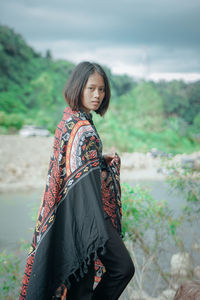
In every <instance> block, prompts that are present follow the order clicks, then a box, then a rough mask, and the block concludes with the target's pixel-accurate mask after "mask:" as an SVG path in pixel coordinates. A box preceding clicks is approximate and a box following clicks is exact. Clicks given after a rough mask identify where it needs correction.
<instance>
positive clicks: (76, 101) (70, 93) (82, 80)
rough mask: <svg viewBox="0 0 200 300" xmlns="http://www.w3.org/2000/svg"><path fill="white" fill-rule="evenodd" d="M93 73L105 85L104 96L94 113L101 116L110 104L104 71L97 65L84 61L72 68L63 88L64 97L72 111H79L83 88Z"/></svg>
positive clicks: (107, 83) (108, 86)
mask: <svg viewBox="0 0 200 300" xmlns="http://www.w3.org/2000/svg"><path fill="white" fill-rule="evenodd" d="M94 72H98V73H99V74H100V75H101V76H102V77H103V80H104V84H105V96H104V98H103V101H102V103H101V105H100V107H99V108H98V109H97V110H96V111H95V112H96V113H97V114H100V115H101V116H103V115H104V114H105V113H106V111H107V109H108V106H109V102H110V85H109V81H108V77H107V75H106V73H105V71H104V70H103V68H102V67H101V66H100V65H99V64H97V63H90V62H88V61H84V62H81V63H80V64H78V65H77V66H76V67H75V68H74V70H73V71H72V72H71V74H70V76H69V79H68V81H67V84H66V87H65V88H64V97H65V100H66V101H67V103H68V104H69V106H70V107H71V109H72V110H75V111H78V110H80V108H81V97H82V94H83V90H84V87H85V85H86V83H87V80H88V78H89V76H90V75H92V74H93V73H94Z"/></svg>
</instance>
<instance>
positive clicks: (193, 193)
mask: <svg viewBox="0 0 200 300" xmlns="http://www.w3.org/2000/svg"><path fill="white" fill-rule="evenodd" d="M167 168H168V170H169V171H170V175H169V176H168V182H169V184H170V186H171V188H172V189H173V190H174V191H175V192H176V191H181V192H182V194H183V196H184V198H185V200H186V204H185V205H184V207H183V211H184V217H185V219H187V220H189V221H194V218H195V217H196V218H199V213H200V163H199V162H198V161H195V160H194V161H193V160H189V161H185V162H184V161H183V162H182V164H181V163H176V164H175V163H171V164H168V166H167Z"/></svg>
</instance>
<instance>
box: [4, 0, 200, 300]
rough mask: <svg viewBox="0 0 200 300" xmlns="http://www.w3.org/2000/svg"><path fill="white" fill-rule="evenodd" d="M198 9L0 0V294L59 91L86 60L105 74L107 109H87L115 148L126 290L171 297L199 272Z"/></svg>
mask: <svg viewBox="0 0 200 300" xmlns="http://www.w3.org/2000/svg"><path fill="white" fill-rule="evenodd" d="M199 14H200V2H199V1H198V0H191V1H187V0H177V1H172V0H168V1H160V0H123V1H122V0H119V1H113V0H110V1H105V0H102V1H91V0H89V1H81V0H74V1H71V0H66V1H64V0H57V1H52V0H48V1H46V0H40V1H38V0H35V1H29V0H28V1H27V0H15V1H14V0H9V1H6V0H1V2H0V144H1V148H0V157H1V161H0V250H1V255H0V259H1V261H0V263H1V266H0V273H1V280H0V283H1V285H2V289H1V292H0V293H1V294H0V296H1V298H2V299H4V298H5V299H17V294H18V292H19V287H20V284H21V276H22V274H23V270H24V265H25V257H26V253H27V250H26V249H27V247H28V245H29V243H30V240H31V237H32V231H33V227H34V224H35V219H36V215H37V211H38V208H39V204H40V201H41V198H42V195H43V190H44V186H45V180H46V174H47V170H48V161H49V157H50V152H51V150H52V143H53V135H54V132H55V129H56V126H57V124H58V122H59V121H60V119H61V118H62V114H63V110H64V108H65V106H66V103H65V101H64V99H63V95H62V91H63V88H64V86H65V84H66V82H67V79H68V77H69V74H70V72H71V70H72V69H73V68H74V66H75V65H76V64H77V63H79V62H81V61H83V60H87V61H94V62H98V63H100V64H101V65H102V66H103V67H104V69H105V71H106V73H107V75H108V77H109V79H110V84H111V91H112V97H111V104H110V109H109V111H108V112H107V114H106V115H105V117H103V118H101V117H100V116H97V115H94V114H93V118H94V122H95V125H96V127H97V130H98V132H99V134H100V136H101V138H102V141H103V145H104V151H105V152H109V151H110V149H111V148H113V147H114V148H115V150H116V151H117V152H119V153H120V155H121V157H122V170H121V181H122V190H123V191H124V193H123V199H122V200H123V210H124V218H123V220H124V221H123V230H124V234H125V237H126V242H127V245H128V247H129V249H130V252H131V254H132V255H133V258H134V261H135V264H136V266H137V269H136V270H137V272H136V276H135V278H134V280H133V282H132V283H131V284H130V288H129V290H128V289H127V290H126V291H125V293H124V295H123V297H124V299H132V297H134V299H139V300H141V299H150V297H151V299H173V295H174V291H175V290H176V288H177V287H178V285H179V284H180V283H181V282H184V280H186V279H188V278H190V279H193V280H194V279H200V254H199V252H200V237H199V233H198V230H197V229H198V227H199V220H198V219H199V218H198V216H199V212H200V196H199V195H200V190H199V189H200V179H199V178H200V177H199V175H200V174H199V172H200V18H199ZM138 199H139V201H138ZM30 228H31V229H30ZM164 242H166V245H165V244H164ZM164 245H165V246H164ZM177 253H178V254H177ZM174 254H177V255H179V256H178V258H177V261H179V262H180V261H182V260H183V262H184V263H181V264H180V266H179V267H180V268H179V267H177V265H176V268H174V269H173V266H172V267H170V261H171V258H172V257H173V255H174ZM186 254H187V255H188V256H187V255H186ZM181 255H182V256H181ZM181 259H182V260H181ZM187 259H188V260H187ZM177 261H176V262H177ZM183 265H188V269H187V270H186V271H185V273H184V272H182V273H184V274H186V275H185V277H184V276H182V277H181V276H180V273H181V270H182V269H181V267H183ZM179 269H180V270H179ZM175 270H179V271H180V272H179V274H177V273H176V271H175ZM182 273H181V274H182ZM152 274H154V275H153V276H152ZM172 282H175V284H174V285H173V284H172ZM145 297H146V298H145ZM148 297H149V298H148ZM153 297H154V298H153ZM159 297H160V298H159ZM162 297H163V298H162Z"/></svg>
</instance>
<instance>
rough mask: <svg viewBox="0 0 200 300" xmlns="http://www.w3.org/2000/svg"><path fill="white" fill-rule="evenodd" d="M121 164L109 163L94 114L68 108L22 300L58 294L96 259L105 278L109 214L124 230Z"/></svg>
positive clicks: (46, 299)
mask: <svg viewBox="0 0 200 300" xmlns="http://www.w3.org/2000/svg"><path fill="white" fill-rule="evenodd" d="M119 164H120V163H119V157H118V156H116V157H115V159H114V160H113V162H112V163H110V165H109V166H107V165H106V163H105V161H104V159H103V157H102V144H101V140H100V138H99V136H98V133H97V131H96V129H95V127H94V124H93V122H92V119H91V115H88V114H86V113H84V112H82V111H79V112H75V111H72V110H71V108H69V107H67V108H65V110H64V115H63V119H62V120H61V122H60V123H59V125H58V127H57V129H56V132H55V138H54V146H53V154H52V156H51V158H50V164H49V171H48V176H47V183H46V188H45V193H44V197H43V200H42V203H41V206H40V210H39V214H38V218H37V222H36V227H35V232H34V235H33V240H32V244H31V249H30V252H29V256H28V259H27V264H26V268H25V274H24V278H23V283H22V287H21V292H20V297H19V299H20V300H24V299H26V300H36V299H37V300H38V299H39V300H50V299H52V296H53V295H55V291H56V290H57V289H58V288H59V287H60V286H61V285H63V284H64V285H65V286H66V287H67V288H69V287H70V278H71V277H72V276H75V278H76V279H77V280H79V278H80V277H83V276H84V274H85V273H87V270H88V264H89V263H90V260H91V259H93V260H95V261H96V263H95V270H96V277H95V279H96V282H98V281H99V280H100V277H101V275H102V272H103V265H102V264H101V262H100V261H99V260H98V254H99V253H101V254H102V253H104V251H105V244H106V241H107V240H108V235H107V231H106V228H105V221H104V218H105V214H106V215H107V216H109V217H111V220H112V223H113V226H114V227H115V228H116V229H117V230H118V232H119V233H121V223H120V222H121V202H120V185H119ZM102 170H103V171H102ZM108 194H109V196H108ZM102 200H103V202H102ZM109 203H110V204H109Z"/></svg>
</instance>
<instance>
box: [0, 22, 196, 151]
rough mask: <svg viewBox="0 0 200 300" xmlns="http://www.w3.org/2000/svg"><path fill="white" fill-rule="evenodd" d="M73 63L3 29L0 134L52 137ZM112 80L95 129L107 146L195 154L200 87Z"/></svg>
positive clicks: (113, 77) (0, 38)
mask: <svg viewBox="0 0 200 300" xmlns="http://www.w3.org/2000/svg"><path fill="white" fill-rule="evenodd" d="M73 68H74V64H72V63H70V62H68V61H64V60H54V59H53V58H52V55H51V52H50V51H49V50H47V51H46V54H45V56H44V57H43V56H42V55H41V54H39V53H37V52H35V50H34V49H32V48H31V47H30V46H28V45H27V44H26V42H25V41H24V39H23V38H22V37H21V36H20V35H19V34H16V33H15V32H14V31H13V30H11V29H9V28H8V27H6V26H0V78H1V80H0V111H1V115H0V132H1V133H10V132H13V131H14V130H15V131H16V130H19V129H20V128H21V127H22V126H23V125H26V124H32V125H39V126H46V127H47V128H48V129H49V130H50V131H51V132H52V133H53V132H54V131H55V128H56V125H57V124H58V122H59V121H60V119H61V117H62V113H63V109H64V107H65V106H66V103H65V101H64V99H63V95H62V91H63V87H64V85H65V83H66V81H67V79H68V77H69V74H70V72H71V70H72V69H73ZM104 68H105V70H106V73H107V75H108V77H109V79H110V83H111V89H112V99H111V105H110V109H109V112H108V113H107V114H106V116H105V118H101V119H99V118H98V116H95V121H97V128H98V130H99V131H100V133H101V137H102V139H103V141H104V142H105V145H107V148H109V147H111V146H113V145H114V146H115V147H116V148H118V150H120V151H129V152H130V151H143V152H146V151H149V150H150V149H151V148H157V149H159V150H161V151H166V152H172V153H178V152H192V151H195V150H196V149H198V148H199V138H198V134H199V114H200V104H199V103H200V102H199V94H200V83H199V82H194V83H185V82H183V81H172V82H163V81H162V82H158V83H155V82H145V81H140V82H136V81H134V80H133V78H131V77H129V76H127V75H114V74H112V73H111V71H110V69H108V68H107V67H106V66H105V67H104Z"/></svg>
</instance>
